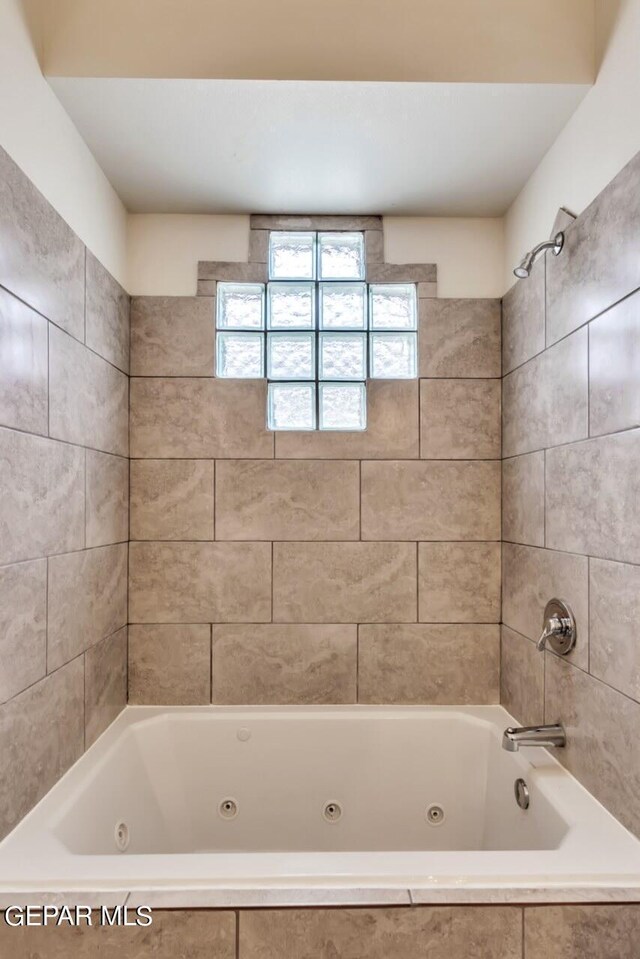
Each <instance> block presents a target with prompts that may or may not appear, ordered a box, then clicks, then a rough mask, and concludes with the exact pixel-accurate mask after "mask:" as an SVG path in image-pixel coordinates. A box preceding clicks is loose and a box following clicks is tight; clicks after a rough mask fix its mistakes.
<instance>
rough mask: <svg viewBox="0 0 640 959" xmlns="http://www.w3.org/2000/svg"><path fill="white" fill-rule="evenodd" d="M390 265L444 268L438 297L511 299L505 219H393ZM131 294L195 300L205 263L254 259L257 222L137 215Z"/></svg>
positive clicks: (388, 225)
mask: <svg viewBox="0 0 640 959" xmlns="http://www.w3.org/2000/svg"><path fill="white" fill-rule="evenodd" d="M384 230H385V256H386V260H387V262H389V263H437V264H438V293H439V295H440V296H449V297H495V296H500V295H501V294H502V292H503V285H504V284H503V264H504V237H503V220H502V219H500V218H493V217H492V218H489V217H487V218H464V217H458V218H454V217H449V218H447V217H385V218H384ZM128 245H129V272H128V279H127V283H128V289H129V291H130V292H131V293H132V294H135V295H139V296H153V295H155V296H161V295H162V296H191V295H192V294H194V293H195V291H196V264H197V262H198V260H232V261H233V260H238V261H239V262H242V261H245V260H246V259H247V253H248V245H249V217H247V216H188V215H184V216H183V215H177V214H160V215H155V214H132V215H130V216H129V228H128Z"/></svg>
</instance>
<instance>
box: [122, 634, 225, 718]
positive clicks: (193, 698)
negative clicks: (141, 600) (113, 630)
mask: <svg viewBox="0 0 640 959" xmlns="http://www.w3.org/2000/svg"><path fill="white" fill-rule="evenodd" d="M129 702H130V703H139V704H142V705H162V706H186V705H199V704H203V703H210V702H211V627H210V626H209V625H206V626H205V625H200V626H130V627H129Z"/></svg>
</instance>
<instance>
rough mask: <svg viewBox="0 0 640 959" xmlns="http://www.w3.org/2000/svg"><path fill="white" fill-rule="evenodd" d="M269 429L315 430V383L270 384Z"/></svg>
mask: <svg viewBox="0 0 640 959" xmlns="http://www.w3.org/2000/svg"><path fill="white" fill-rule="evenodd" d="M267 427H268V429H270V430H315V428H316V385H315V383H269V397H268V400H267Z"/></svg>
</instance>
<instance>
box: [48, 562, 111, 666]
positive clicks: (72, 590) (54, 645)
mask: <svg viewBox="0 0 640 959" xmlns="http://www.w3.org/2000/svg"><path fill="white" fill-rule="evenodd" d="M47 607H48V636H47V665H48V668H49V671H50V672H51V671H52V670H54V669H57V668H58V667H59V666H61V665H62V664H63V663H66V662H68V661H69V660H70V659H73V658H74V657H75V656H77V655H79V653H82V652H84V650H85V649H88V648H89V647H90V646H93V645H94V643H97V642H99V640H101V639H104V637H105V636H109V635H110V634H111V633H114V632H115V631H116V629H119V628H120V627H121V626H124V625H125V623H126V622H127V545H126V543H120V544H119V545H117V546H101V547H98V548H97V549H85V550H81V551H80V552H78V553H66V554H63V555H60V556H52V557H51V558H50V559H49V584H48V592H47Z"/></svg>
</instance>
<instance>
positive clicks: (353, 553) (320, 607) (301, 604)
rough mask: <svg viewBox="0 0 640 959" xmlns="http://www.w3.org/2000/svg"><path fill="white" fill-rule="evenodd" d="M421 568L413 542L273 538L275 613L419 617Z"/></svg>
mask: <svg viewBox="0 0 640 959" xmlns="http://www.w3.org/2000/svg"><path fill="white" fill-rule="evenodd" d="M416 574H417V570H416V547H415V545H413V544H411V543H274V546H273V619H274V622H281V623H358V622H373V623H380V622H389V623H406V622H415V621H416V619H417V585H416Z"/></svg>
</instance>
